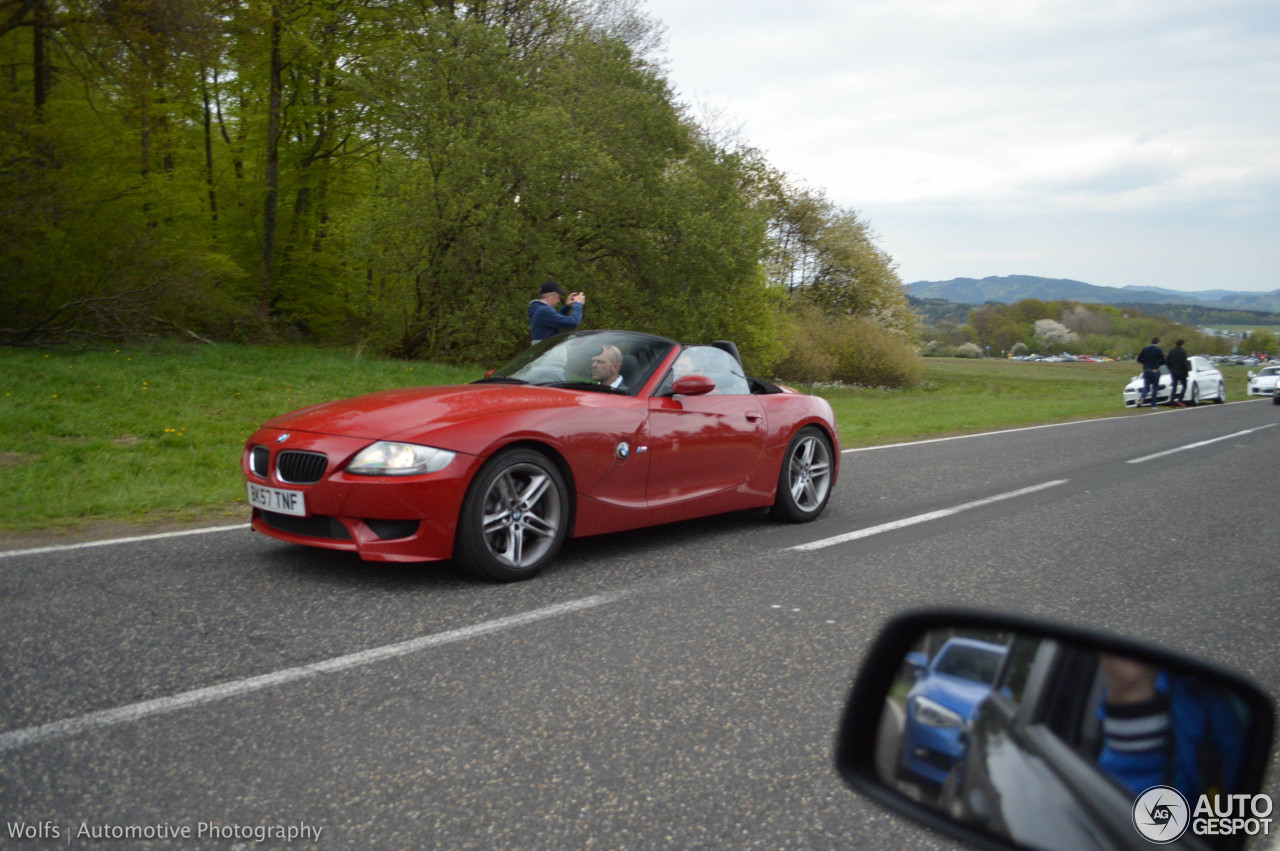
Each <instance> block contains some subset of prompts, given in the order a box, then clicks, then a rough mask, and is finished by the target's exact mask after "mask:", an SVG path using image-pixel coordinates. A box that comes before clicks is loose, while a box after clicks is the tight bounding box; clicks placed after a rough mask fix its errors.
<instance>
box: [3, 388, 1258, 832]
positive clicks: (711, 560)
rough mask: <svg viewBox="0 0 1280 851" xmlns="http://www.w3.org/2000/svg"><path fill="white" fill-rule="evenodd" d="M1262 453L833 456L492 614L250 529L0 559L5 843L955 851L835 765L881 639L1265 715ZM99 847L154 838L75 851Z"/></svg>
mask: <svg viewBox="0 0 1280 851" xmlns="http://www.w3.org/2000/svg"><path fill="white" fill-rule="evenodd" d="M1278 446H1280V409H1277V408H1276V407H1275V406H1273V405H1271V404H1270V403H1269V402H1256V401H1255V402H1243V403H1236V404H1229V405H1226V406H1204V407H1200V408H1196V409H1187V410H1161V411H1159V412H1155V413H1149V412H1124V413H1122V414H1119V415H1118V416H1117V417H1115V418H1112V419H1106V420H1101V421H1094V422H1087V423H1078V424H1070V425H1063V426H1055V427H1044V428H1039V429H1029V430H1019V431H1014V432H1006V433H999V434H992V435H984V436H977V437H969V438H964V439H953V440H944V441H934V442H926V443H918V444H911V445H903V446H898V447H888V448H877V449H872V450H861V451H852V452H848V453H846V454H845V455H844V457H843V463H842V470H841V474H840V482H839V485H838V487H837V489H836V492H835V494H834V496H833V499H832V502H831V505H830V507H829V508H828V510H827V512H826V513H825V514H824V515H823V516H822V518H820V519H819V520H818V521H817V522H815V523H813V524H809V525H803V526H791V525H784V524H779V523H775V522H773V521H771V520H769V519H768V518H765V517H761V516H758V515H754V514H750V515H748V514H738V515H731V516H725V517H720V518H714V519H710V520H705V521H699V522H691V523H685V524H679V525H674V526H667V527H661V528H658V529H650V530H645V531H640V532H635V533H630V534H624V535H615V536H611V537H604V538H598V539H588V540H583V541H576V542H570V543H569V544H568V545H567V547H566V549H565V550H564V551H563V553H562V555H561V557H560V558H559V560H558V561H557V563H556V564H555V565H554V566H553V568H552V569H550V570H549V571H547V572H546V573H545V574H543V575H542V576H541V577H539V578H537V579H535V580H533V581H531V582H525V583H519V584H514V585H492V584H485V583H481V582H478V581H475V580H472V579H470V578H467V577H466V576H464V575H462V574H460V573H459V572H457V571H455V570H454V569H453V568H452V567H451V566H449V565H443V566H425V567H424V566H416V567H415V566H382V565H373V564H366V563H362V562H360V561H359V560H358V559H356V558H355V557H353V556H348V555H344V554H338V553H328V552H323V551H317V550H309V549H305V548H298V547H293V546H289V545H286V544H282V543H279V542H276V541H273V540H269V539H266V538H263V537H260V536H257V535H255V534H253V533H251V532H249V531H248V530H247V528H234V529H225V530H222V531H214V532H207V533H202V534H196V535H186V536H180V537H168V538H158V539H152V540H143V541H136V542H132V543H115V544H110V545H106V546H96V547H87V548H85V547H82V548H71V549H58V550H53V551H45V552H30V553H22V552H18V553H15V552H8V553H4V554H0V694H2V695H3V700H0V821H3V822H4V824H3V825H0V830H2V831H3V832H0V846H5V847H91V848H105V847H112V848H121V847H148V848H153V847H154V848H167V847H174V848H204V847H211V848H275V847H288V848H310V847H317V848H428V849H591V848H598V849H650V848H654V849H698V848H764V849H771V851H772V850H773V849H836V848H886V847H912V848H934V847H936V848H947V847H953V846H952V845H951V843H949V842H948V841H947V840H944V839H941V838H939V837H936V836H935V835H933V834H930V833H928V832H926V831H924V830H922V829H919V828H917V827H915V826H914V825H911V824H908V823H906V822H904V821H903V820H902V819H900V818H897V817H893V816H890V815H888V814H886V813H884V812H883V811H881V810H879V809H877V808H876V807H875V806H873V805H871V804H870V803H868V802H867V801H866V800H864V799H861V798H859V797H857V796H855V795H854V794H852V793H851V792H849V791H847V790H846V789H845V788H844V787H843V785H842V784H841V783H840V781H839V780H838V779H837V778H836V777H835V775H834V774H833V771H832V769H831V743H832V736H833V732H834V730H835V726H836V723H837V718H838V716H839V711H840V707H841V704H842V701H843V698H844V695H845V692H846V689H847V688H848V684H849V682H850V679H851V677H852V674H853V672H854V671H855V670H856V668H857V666H858V663H859V661H860V659H861V657H862V654H863V653H864V650H865V647H866V645H867V643H868V641H869V640H870V639H871V637H872V636H873V635H874V634H875V632H876V630H877V629H878V627H879V626H880V625H881V624H882V623H883V622H884V621H885V619H886V618H887V617H888V616H889V615H891V614H893V613H895V612H898V611H901V610H903V609H906V608H912V607H917V606H922V605H936V604H941V605H964V606H977V607H982V608H989V609H1002V610H1008V611H1012V612H1017V613H1021V614H1031V615H1036V616H1044V617H1049V618H1053V619H1056V620H1062V621H1067V622H1071V623H1075V624H1079V625H1083V626H1088V627H1096V628H1101V629H1105V630H1108V631H1112V632H1119V633H1124V634H1126V635H1132V636H1141V637H1146V638H1148V639H1151V640H1154V641H1156V642H1159V643H1161V644H1164V645H1166V646H1168V647H1171V648H1175V649H1177V650H1180V651H1184V652H1188V653H1192V654H1195V655H1198V656H1201V657H1204V658H1207V659H1209V660H1211V661H1214V662H1218V663H1221V664H1224V665H1228V666H1230V667H1232V668H1234V669H1236V670H1238V671H1241V672H1243V673H1245V674H1246V675H1249V676H1251V677H1253V678H1254V679H1255V680H1256V681H1257V682H1259V683H1260V684H1261V685H1262V686H1263V687H1264V688H1265V689H1266V690H1267V691H1268V692H1269V693H1270V694H1271V695H1272V696H1273V698H1275V697H1280V654H1278V653H1277V652H1276V642H1277V637H1280V613H1278V612H1277V608H1276V600H1277V599H1280V571H1278V570H1277V564H1280V557H1278V556H1277V544H1280V534H1278V533H1277V522H1276V521H1277V517H1276V497H1275V493H1276V483H1277V481H1280V453H1277V451H1276V450H1277V447H1278ZM1160 453H1167V454H1160ZM1153 456H1155V457H1153ZM1143 459H1145V460H1143ZM1135 462H1136V463H1135ZM1011 494H1020V495H1013V496H1011ZM994 497H1000V498H999V499H993V498H994ZM951 509H961V510H955V511H949V510H951ZM930 518H931V519H930ZM841 536H845V537H846V538H847V539H845V540H840V538H841ZM850 536H852V537H850ZM833 539H834V540H833ZM815 542H818V543H824V544H825V545H823V546H821V547H818V548H813V549H802V550H797V549H793V548H794V547H797V546H801V545H811V544H814V543H815ZM1274 768H1275V760H1274V758H1273V772H1272V778H1271V780H1270V783H1269V786H1268V788H1267V790H1266V791H1268V792H1270V793H1271V794H1272V795H1273V796H1274V797H1277V798H1280V794H1278V793H1280V784H1278V783H1277V780H1276V777H1275V771H1274ZM18 823H22V824H23V825H25V828H26V830H28V831H33V830H34V831H38V832H39V835H42V836H43V837H44V838H38V839H35V840H31V841H29V842H23V841H15V840H14V839H12V838H11V833H12V831H13V830H14V829H15V828H14V825H16V824H18ZM129 826H133V827H134V828H135V829H137V828H139V827H141V826H148V827H149V829H150V830H151V831H152V835H157V836H160V837H162V838H160V839H157V840H155V841H153V842H150V843H147V844H144V845H139V844H137V843H131V842H129V841H124V840H109V839H108V840H103V841H93V840H91V839H90V838H87V837H91V836H94V835H98V836H103V835H106V836H110V835H111V834H112V832H113V831H115V832H116V833H117V834H118V833H119V831H122V830H124V829H125V828H127V827H129ZM210 826H212V827H210ZM290 828H292V829H293V830H295V831H298V832H299V834H300V835H299V836H298V838H297V839H296V840H294V841H288V840H287V839H280V838H274V834H275V833H276V832H283V831H286V830H288V829H290ZM317 829H318V830H319V838H318V840H316V839H315V833H314V831H316V830H317ZM210 830H216V831H218V835H217V837H216V838H215V837H214V836H211V835H210ZM304 830H306V831H311V832H310V833H303V831H304ZM95 831H96V834H95ZM254 831H257V835H264V834H265V835H267V836H268V838H267V840H266V841H265V842H262V843H255V842H254V839H255V833H254ZM268 831H269V832H270V833H267V832H268ZM183 832H189V833H190V837H189V838H188V837H183V836H177V838H174V837H175V834H182V833H183ZM237 832H238V838H237ZM55 834H56V835H55ZM1272 845H1273V847H1274V843H1273V844H1272Z"/></svg>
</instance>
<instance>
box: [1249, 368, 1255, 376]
mask: <svg viewBox="0 0 1280 851" xmlns="http://www.w3.org/2000/svg"><path fill="white" fill-rule="evenodd" d="M1255 375H1256V373H1254V371H1253V370H1252V369H1251V370H1249V377H1250V378H1253V377H1254V376H1255Z"/></svg>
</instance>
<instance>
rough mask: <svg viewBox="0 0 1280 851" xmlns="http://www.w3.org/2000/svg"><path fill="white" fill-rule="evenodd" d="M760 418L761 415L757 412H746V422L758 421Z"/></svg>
mask: <svg viewBox="0 0 1280 851" xmlns="http://www.w3.org/2000/svg"><path fill="white" fill-rule="evenodd" d="M760 420H761V417H760V415H759V414H747V422H749V423H758V422H760Z"/></svg>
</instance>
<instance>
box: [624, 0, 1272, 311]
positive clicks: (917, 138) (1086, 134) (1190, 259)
mask: <svg viewBox="0 0 1280 851" xmlns="http://www.w3.org/2000/svg"><path fill="white" fill-rule="evenodd" d="M646 4H647V8H648V11H649V14H650V15H651V16H652V17H654V18H655V19H657V20H658V21H661V22H662V23H663V24H664V25H665V27H666V50H665V57H666V66H667V69H668V76H669V78H670V80H671V82H672V84H673V85H674V86H675V88H676V90H677V92H678V93H679V96H680V99H681V100H683V101H685V102H686V103H688V104H690V105H692V106H694V107H695V111H696V112H699V114H704V115H706V114H714V113H716V112H722V113H723V114H724V115H725V117H726V119H727V124H728V125H729V126H730V127H736V128H739V129H740V136H741V140H742V141H743V142H744V143H746V144H748V145H750V146H752V147H755V148H759V149H761V150H762V151H763V152H764V153H765V155H766V157H767V158H768V160H769V162H770V163H772V164H773V165H774V166H775V167H777V168H779V169H781V170H782V171H784V172H786V173H787V174H789V175H790V176H792V177H793V178H796V179H799V180H802V181H804V182H805V183H807V184H809V185H810V186H812V187H815V188H820V189H822V190H824V191H825V192H826V194H827V195H828V196H829V197H830V198H831V199H832V200H833V201H835V202H836V203H838V204H840V205H841V206H843V207H848V208H851V209H854V210H857V211H859V212H860V213H861V215H862V218H863V219H865V220H866V221H868V222H869V223H870V224H871V226H872V228H873V229H874V230H875V231H876V232H877V233H878V234H879V245H880V247H881V248H883V249H884V250H885V251H887V252H889V254H891V255H892V256H893V258H894V260H895V262H896V263H897V264H898V273H899V275H900V276H901V277H902V280H903V281H904V282H907V283H910V282H913V281H918V280H947V279H950V278H956V277H971V278H983V277H986V276H989V275H1039V276H1043V277H1047V278H1072V279H1075V280H1079V281H1085V282H1087V283H1091V284H1098V285H1101V286H1128V285H1134V286H1161V287H1167V288H1169V289H1178V290H1199V289H1233V290H1274V289H1280V0H1043V1H1042V2H1037V0H787V2H779V0H767V2H766V0H646Z"/></svg>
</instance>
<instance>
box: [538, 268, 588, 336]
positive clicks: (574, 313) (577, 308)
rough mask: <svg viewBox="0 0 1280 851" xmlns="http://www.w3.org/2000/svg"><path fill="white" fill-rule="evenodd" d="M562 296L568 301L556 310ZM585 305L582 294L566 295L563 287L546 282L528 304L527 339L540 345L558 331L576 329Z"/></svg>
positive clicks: (585, 298)
mask: <svg viewBox="0 0 1280 851" xmlns="http://www.w3.org/2000/svg"><path fill="white" fill-rule="evenodd" d="M563 296H568V297H569V300H568V301H567V302H566V303H565V306H564V307H562V308H560V309H559V310H557V309H556V305H558V304H559V303H560V299H561V298H562V297H563ZM586 303H587V297H586V296H585V295H583V294H582V293H566V292H565V291H564V287H562V286H560V285H559V284H557V283H556V282H555V281H551V280H548V281H547V282H546V283H544V284H543V285H542V289H541V290H539V292H538V297H537V298H535V299H534V300H533V301H531V302H529V310H528V314H529V339H530V340H531V341H532V342H533V343H540V342H542V341H543V340H545V339H547V338H548V337H551V336H553V335H554V334H556V333H557V332H558V331H561V330H564V329H566V328H577V327H578V325H579V324H581V322H582V310H583V307H584V306H585V305H586Z"/></svg>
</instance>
